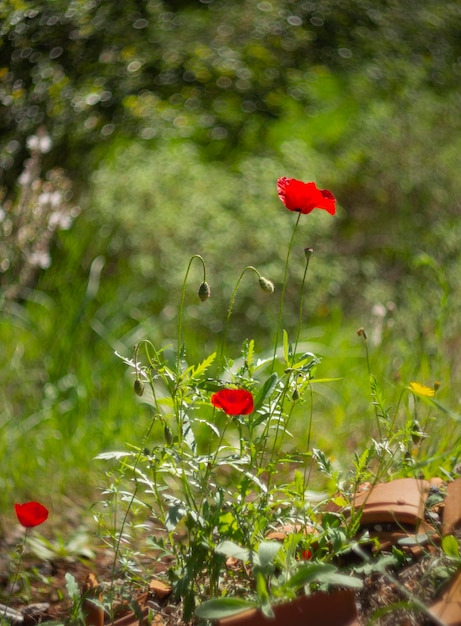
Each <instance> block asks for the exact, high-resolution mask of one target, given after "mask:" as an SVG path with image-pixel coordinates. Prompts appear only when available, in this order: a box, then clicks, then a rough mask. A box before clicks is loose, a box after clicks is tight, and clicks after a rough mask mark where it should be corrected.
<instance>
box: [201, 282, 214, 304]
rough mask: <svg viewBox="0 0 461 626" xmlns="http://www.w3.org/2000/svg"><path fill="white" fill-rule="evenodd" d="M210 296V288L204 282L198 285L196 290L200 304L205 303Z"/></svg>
mask: <svg viewBox="0 0 461 626" xmlns="http://www.w3.org/2000/svg"><path fill="white" fill-rule="evenodd" d="M210 296H211V291H210V286H209V284H208V283H207V282H206V281H203V283H202V284H201V285H200V287H199V290H198V297H199V298H200V300H201V301H202V302H205V300H207V299H208V298H209V297H210Z"/></svg>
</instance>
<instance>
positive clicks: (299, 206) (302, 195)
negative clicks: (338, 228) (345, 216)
mask: <svg viewBox="0 0 461 626" xmlns="http://www.w3.org/2000/svg"><path fill="white" fill-rule="evenodd" d="M277 192H278V194H279V198H280V200H281V201H282V202H283V204H284V205H285V206H286V208H287V209H289V210H290V211H298V212H299V213H304V214H307V213H311V211H313V210H314V209H325V211H328V213H330V215H334V214H335V212H336V198H335V197H334V195H333V194H332V193H331V191H328V189H319V188H318V187H317V185H316V184H315V183H303V181H302V180H297V179H296V178H287V177H286V176H284V177H283V178H279V179H278V181H277Z"/></svg>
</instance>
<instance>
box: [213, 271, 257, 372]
mask: <svg viewBox="0 0 461 626" xmlns="http://www.w3.org/2000/svg"><path fill="white" fill-rule="evenodd" d="M248 271H253V272H255V273H256V274H257V276H258V278H259V279H260V280H261V278H262V276H261V273H260V272H258V270H257V269H256V268H255V267H253V266H252V265H247V266H246V267H245V268H244V269H243V270H242V273H241V274H240V276H239V277H238V280H237V282H236V283H235V287H234V290H233V291H232V296H231V299H230V302H229V308H228V309H227V316H226V325H225V327H224V334H223V340H222V343H221V351H220V353H219V358H218V367H217V373H216V376H217V377H218V378H219V375H220V373H221V371H222V368H223V359H224V349H225V347H226V341H227V333H228V331H229V322H230V318H231V315H232V310H233V308H234V302H235V296H236V295H237V291H238V288H239V286H240V283H241V281H242V278H243V276H244V275H245V274H246V272H248Z"/></svg>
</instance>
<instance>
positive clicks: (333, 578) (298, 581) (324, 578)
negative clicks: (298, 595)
mask: <svg viewBox="0 0 461 626" xmlns="http://www.w3.org/2000/svg"><path fill="white" fill-rule="evenodd" d="M314 581H316V582H320V583H327V584H329V585H338V586H340V587H349V588H352V589H361V587H362V585H363V583H362V581H361V580H360V578H356V577H354V576H348V575H346V574H341V573H340V572H338V568H337V567H335V566H334V565H330V564H329V563H309V564H308V565H304V566H303V567H301V568H300V569H299V570H298V571H297V572H296V574H294V575H293V576H292V577H291V578H290V579H289V580H287V582H286V583H285V585H284V587H286V588H288V589H299V588H300V587H303V586H304V585H308V584H310V583H313V582H314Z"/></svg>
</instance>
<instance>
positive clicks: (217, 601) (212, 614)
mask: <svg viewBox="0 0 461 626" xmlns="http://www.w3.org/2000/svg"><path fill="white" fill-rule="evenodd" d="M256 607H257V605H256V604H255V603H254V602H251V601H250V600H244V599H243V598H212V599H211V600H207V601H206V602H204V603H203V604H201V605H200V606H198V607H197V608H196V609H195V615H196V616H197V617H200V618H202V619H223V618H225V617H229V616H231V615H235V614H236V613H241V612H242V611H246V610H247V609H254V608H256Z"/></svg>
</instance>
